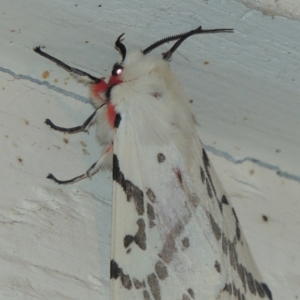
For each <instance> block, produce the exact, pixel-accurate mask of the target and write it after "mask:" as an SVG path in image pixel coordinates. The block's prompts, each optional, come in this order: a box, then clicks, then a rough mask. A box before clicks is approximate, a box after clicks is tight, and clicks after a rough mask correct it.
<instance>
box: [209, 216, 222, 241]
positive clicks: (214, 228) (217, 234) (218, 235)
mask: <svg viewBox="0 0 300 300" xmlns="http://www.w3.org/2000/svg"><path fill="white" fill-rule="evenodd" d="M207 215H208V217H209V220H210V225H211V229H212V231H213V233H214V235H215V237H216V239H217V240H218V241H219V240H220V238H221V233H222V232H221V228H220V227H219V225H218V224H217V222H216V221H215V219H214V218H213V216H212V214H210V213H207Z"/></svg>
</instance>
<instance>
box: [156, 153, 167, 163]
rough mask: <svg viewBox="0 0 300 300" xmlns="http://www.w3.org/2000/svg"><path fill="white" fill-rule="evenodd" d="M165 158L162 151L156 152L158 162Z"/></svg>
mask: <svg viewBox="0 0 300 300" xmlns="http://www.w3.org/2000/svg"><path fill="white" fill-rule="evenodd" d="M165 160H166V157H165V155H164V154H163V153H158V154H157V161H158V162H159V163H162V162H164V161H165Z"/></svg>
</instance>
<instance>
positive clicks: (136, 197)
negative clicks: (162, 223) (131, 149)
mask: <svg viewBox="0 0 300 300" xmlns="http://www.w3.org/2000/svg"><path fill="white" fill-rule="evenodd" d="M113 180H115V181H116V182H117V183H119V184H120V185H121V187H122V188H123V190H124V193H125V194H126V197H127V201H128V202H130V201H131V200H133V202H134V204H135V208H136V211H137V213H138V214H139V215H143V214H144V211H145V209H144V193H143V191H142V190H140V189H139V188H138V187H137V186H136V185H134V184H133V183H132V182H131V181H130V180H127V179H125V177H124V174H123V173H122V171H121V170H120V165H119V160H118V157H117V155H116V154H114V155H113Z"/></svg>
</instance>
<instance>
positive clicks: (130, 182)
mask: <svg viewBox="0 0 300 300" xmlns="http://www.w3.org/2000/svg"><path fill="white" fill-rule="evenodd" d="M215 32H232V30H231V29H214V30H202V28H201V27H199V28H197V29H195V30H192V31H190V32H187V33H183V34H179V35H176V36H171V37H168V38H165V39H162V40H160V41H158V42H156V43H154V44H153V45H151V46H150V47H148V48H147V49H145V50H144V51H136V52H129V53H128V54H127V53H126V48H125V46H124V45H123V44H122V41H121V37H122V36H123V35H121V36H120V37H119V38H118V39H117V41H116V44H115V45H116V48H117V49H118V50H119V51H120V53H121V54H122V61H121V62H120V63H117V64H115V65H114V67H113V70H112V75H111V77H110V79H109V81H108V83H106V82H105V81H104V79H103V78H101V79H98V78H96V77H93V76H91V75H90V74H87V73H85V72H83V71H80V70H78V69H74V68H71V67H70V66H68V65H66V64H64V63H63V62H62V61H60V60H58V59H56V58H54V57H53V56H50V55H48V54H46V53H45V52H43V51H42V50H41V49H40V47H37V48H35V49H34V50H35V52H37V53H39V54H40V55H42V56H44V57H46V58H48V59H50V60H52V61H54V62H55V63H57V64H58V65H59V66H61V67H63V68H64V69H66V70H67V71H68V72H70V73H71V74H72V75H74V76H75V77H76V78H77V79H78V80H80V81H83V80H88V82H89V83H90V85H91V99H92V103H93V105H94V106H95V108H96V110H95V112H94V113H93V114H92V115H91V116H90V117H89V118H88V119H87V120H86V121H85V122H84V123H83V125H82V126H78V127H74V128H69V129H67V128H62V127H58V126H56V125H54V124H53V123H52V122H51V121H50V120H49V119H47V120H46V124H48V125H49V126H50V127H51V128H53V129H55V130H59V131H62V132H66V133H76V132H80V131H86V130H87V129H88V128H89V127H90V126H91V125H92V124H94V123H96V126H97V138H98V139H99V142H100V144H101V145H102V146H103V147H102V148H103V153H102V156H101V158H100V159H99V160H98V161H97V162H96V163H95V164H93V165H92V166H91V167H90V168H89V169H88V170H87V171H86V173H85V174H83V175H80V176H77V177H75V178H73V179H71V180H66V181H61V180H58V179H56V178H55V177H54V176H53V175H52V174H49V175H48V178H50V179H52V180H54V181H55V182H57V183H59V184H68V183H74V182H77V181H79V180H81V179H84V178H88V177H92V176H93V175H94V174H95V173H96V172H98V171H99V170H104V169H109V168H110V169H112V172H113V213H112V234H111V236H112V241H111V244H112V246H111V299H113V300H119V299H122V300H132V299H138V300H141V299H144V300H150V299H151V300H192V299H198V300H221V299H222V300H225V299H237V300H245V299H247V300H250V299H251V300H253V299H266V300H267V299H272V294H271V291H270V290H269V288H268V286H267V285H266V284H265V283H264V281H263V279H262V276H261V274H260V272H259V270H258V268H257V266H256V263H255V262H254V260H253V257H252V255H251V252H250V250H249V246H248V244H247V242H246V240H245V237H244V235H243V233H242V230H241V228H240V223H239V220H238V218H237V216H236V213H235V211H234V208H233V207H232V205H231V204H230V202H229V199H228V197H227V196H226V193H225V191H224V189H223V187H222V184H221V183H220V181H219V179H218V177H217V175H216V173H215V171H214V169H213V167H212V165H211V163H210V161H209V159H208V156H207V154H206V152H205V150H204V148H203V146H202V144H201V141H200V139H199V137H198V135H197V132H196V122H195V120H194V117H193V114H192V113H191V110H190V107H189V100H188V98H187V97H186V95H185V94H184V92H183V91H182V89H181V87H180V83H179V82H178V79H177V78H176V76H175V75H174V74H173V72H172V71H171V69H170V66H169V60H170V58H171V55H172V53H173V52H174V51H175V50H176V49H177V48H178V46H179V45H180V44H181V43H182V42H183V41H184V40H185V39H186V38H187V37H189V36H191V35H193V34H201V33H215ZM172 40H177V42H176V43H175V44H174V46H173V47H172V48H171V49H170V50H169V51H168V52H166V53H165V54H163V57H162V58H158V57H154V56H149V55H148V53H149V52H150V51H151V50H153V49H154V48H156V47H158V46H160V45H161V44H163V43H166V42H169V41H172Z"/></svg>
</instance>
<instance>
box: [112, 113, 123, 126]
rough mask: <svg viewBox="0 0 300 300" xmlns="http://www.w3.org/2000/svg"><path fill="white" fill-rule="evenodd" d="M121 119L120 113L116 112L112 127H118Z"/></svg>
mask: <svg viewBox="0 0 300 300" xmlns="http://www.w3.org/2000/svg"><path fill="white" fill-rule="evenodd" d="M121 120H122V118H121V115H120V114H116V117H115V123H114V128H119V126H120V123H121Z"/></svg>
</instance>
